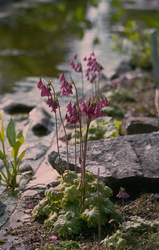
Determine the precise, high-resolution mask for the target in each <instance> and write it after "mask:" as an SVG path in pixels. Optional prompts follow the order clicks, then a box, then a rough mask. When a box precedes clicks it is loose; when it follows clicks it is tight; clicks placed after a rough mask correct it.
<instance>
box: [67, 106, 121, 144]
mask: <svg viewBox="0 0 159 250" xmlns="http://www.w3.org/2000/svg"><path fill="white" fill-rule="evenodd" d="M107 109H108V107H107ZM107 109H106V112H107ZM120 124H121V123H120V122H119V121H113V120H112V118H111V117H102V118H98V119H95V120H93V121H92V122H91V124H90V127H89V130H88V141H94V140H100V139H107V138H114V137H116V136H118V135H119V131H120ZM82 135H83V138H84V140H85V138H86V127H85V126H83V127H82ZM75 136H76V143H80V131H79V129H76V133H75V130H74V131H73V132H72V134H71V140H70V141H69V143H70V145H74V143H75V139H74V138H75Z"/></svg>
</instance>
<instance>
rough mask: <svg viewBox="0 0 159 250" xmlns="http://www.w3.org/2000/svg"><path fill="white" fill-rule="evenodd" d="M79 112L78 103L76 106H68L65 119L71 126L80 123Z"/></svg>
mask: <svg viewBox="0 0 159 250" xmlns="http://www.w3.org/2000/svg"><path fill="white" fill-rule="evenodd" d="M79 112H80V111H79V108H78V106H77V103H74V105H72V103H71V102H70V103H69V104H68V105H67V113H66V116H65V119H66V120H67V122H69V123H71V124H76V123H78V122H79Z"/></svg>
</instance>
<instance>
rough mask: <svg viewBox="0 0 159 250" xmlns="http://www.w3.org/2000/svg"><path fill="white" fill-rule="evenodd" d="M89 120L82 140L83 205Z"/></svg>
mask: <svg viewBox="0 0 159 250" xmlns="http://www.w3.org/2000/svg"><path fill="white" fill-rule="evenodd" d="M90 123H91V120H87V127H86V138H85V142H84V151H83V159H82V189H83V205H84V197H85V186H86V185H85V182H86V155H87V142H88V131H89V125H90Z"/></svg>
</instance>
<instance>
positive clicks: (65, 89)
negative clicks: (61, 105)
mask: <svg viewBox="0 0 159 250" xmlns="http://www.w3.org/2000/svg"><path fill="white" fill-rule="evenodd" d="M69 79H70V81H68V80H67V79H66V77H65V75H64V74H62V75H61V76H60V77H59V80H60V81H61V82H62V83H61V86H60V89H62V91H61V95H70V94H73V92H72V80H71V77H69Z"/></svg>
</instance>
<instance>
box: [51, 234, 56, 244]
mask: <svg viewBox="0 0 159 250" xmlns="http://www.w3.org/2000/svg"><path fill="white" fill-rule="evenodd" d="M51 241H52V243H53V244H56V242H57V236H55V235H53V236H52V237H51Z"/></svg>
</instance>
